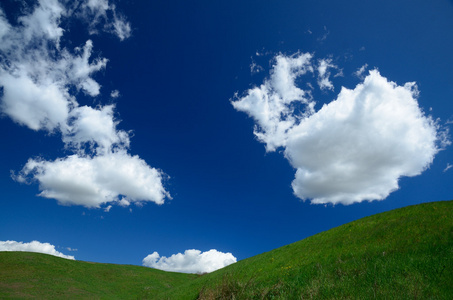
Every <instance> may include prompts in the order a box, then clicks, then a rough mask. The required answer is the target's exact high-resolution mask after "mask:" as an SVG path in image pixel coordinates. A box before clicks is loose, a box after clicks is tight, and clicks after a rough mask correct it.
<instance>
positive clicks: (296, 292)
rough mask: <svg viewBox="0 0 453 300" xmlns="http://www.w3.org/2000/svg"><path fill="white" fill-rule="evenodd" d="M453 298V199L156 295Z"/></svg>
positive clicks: (379, 218) (361, 224)
mask: <svg viewBox="0 0 453 300" xmlns="http://www.w3.org/2000/svg"><path fill="white" fill-rule="evenodd" d="M233 296H234V299H311V298H315V299H375V298H377V299H411V298H412V299H452V296H453V201H445V202H434V203H426V204H421V205H416V206H410V207H405V208H401V209H397V210H394V211H390V212H385V213H382V214H378V215H374V216H370V217H367V218H364V219H361V220H358V221H355V222H352V223H349V224H346V225H343V226H340V227H337V228H334V229H331V230H329V231H326V232H322V233H320V234H317V235H315V236H312V237H309V238H307V239H304V240H302V241H300V242H297V243H294V244H290V245H287V246H284V247H282V248H278V249H276V250H273V251H270V252H267V253H264V254H261V255H258V256H255V257H252V258H249V259H245V260H243V261H240V262H238V263H236V264H233V265H230V266H228V267H226V268H224V269H221V270H218V271H216V272H214V273H211V274H208V275H204V276H202V277H200V278H199V279H197V280H194V281H191V282H188V283H187V284H184V285H181V286H179V287H176V288H175V289H172V290H169V291H168V292H166V293H162V294H160V295H159V296H158V297H156V298H157V299H196V298H197V297H198V298H199V299H233Z"/></svg>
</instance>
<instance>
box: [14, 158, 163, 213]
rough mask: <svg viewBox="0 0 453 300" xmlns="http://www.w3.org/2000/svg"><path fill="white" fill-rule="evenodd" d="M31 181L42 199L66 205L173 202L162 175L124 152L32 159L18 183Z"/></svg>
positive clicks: (19, 176) (17, 178) (90, 205)
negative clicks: (53, 158)
mask: <svg viewBox="0 0 453 300" xmlns="http://www.w3.org/2000/svg"><path fill="white" fill-rule="evenodd" d="M30 179H31V180H37V181H38V182H39V185H40V189H41V191H42V192H41V193H40V194H39V195H40V196H42V197H46V198H52V199H57V200H58V202H59V203H60V204H63V205H83V206H86V207H100V205H101V204H104V203H108V202H117V203H118V204H119V205H121V206H125V205H126V203H128V204H129V203H131V202H141V201H151V202H155V203H157V204H162V203H164V199H165V198H166V197H169V198H170V195H169V194H168V192H166V191H165V189H164V187H163V185H162V173H161V172H160V171H159V170H156V169H154V168H151V167H149V166H148V165H147V164H146V162H145V161H144V160H142V159H140V158H139V157H138V156H131V155H129V154H128V153H126V152H125V151H117V152H113V153H109V154H105V155H97V156H94V157H89V156H79V155H77V154H75V155H71V156H68V157H65V158H60V159H57V160H55V161H42V160H36V159H30V160H29V161H28V162H27V164H26V165H25V167H24V168H23V169H22V171H21V172H20V174H19V175H18V176H17V177H16V180H18V181H22V182H27V181H29V180H30ZM123 197H126V199H124V198H123Z"/></svg>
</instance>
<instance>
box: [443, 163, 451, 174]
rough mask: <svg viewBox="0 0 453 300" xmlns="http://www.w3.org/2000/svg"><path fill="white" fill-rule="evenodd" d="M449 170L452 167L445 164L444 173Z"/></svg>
mask: <svg viewBox="0 0 453 300" xmlns="http://www.w3.org/2000/svg"><path fill="white" fill-rule="evenodd" d="M451 168H453V165H451V164H449V163H447V166H446V167H445V169H444V173H445V172H447V171H448V170H450V169H451Z"/></svg>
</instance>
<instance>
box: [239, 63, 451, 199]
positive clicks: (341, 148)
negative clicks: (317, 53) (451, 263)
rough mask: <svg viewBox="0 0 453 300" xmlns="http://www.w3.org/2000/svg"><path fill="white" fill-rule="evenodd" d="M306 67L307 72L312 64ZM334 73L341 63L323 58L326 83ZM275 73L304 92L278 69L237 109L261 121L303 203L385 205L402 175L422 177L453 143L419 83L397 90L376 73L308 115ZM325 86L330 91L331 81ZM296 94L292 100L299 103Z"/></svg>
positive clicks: (269, 146)
mask: <svg viewBox="0 0 453 300" xmlns="http://www.w3.org/2000/svg"><path fill="white" fill-rule="evenodd" d="M278 58H279V59H278V60H277V61H280V62H281V61H285V60H286V59H285V58H282V57H281V55H279V56H278ZM289 59H292V58H289ZM306 64H307V65H306V66H305V70H309V69H310V64H311V62H310V61H307V62H306ZM328 68H336V66H334V65H332V64H331V60H330V59H327V60H319V64H318V69H317V70H318V73H319V77H321V78H326V76H327V74H328V71H327V69H328ZM365 68H366V65H365V66H363V67H362V68H361V69H360V70H359V72H360V73H362V72H363V71H364V70H365ZM276 70H278V71H279V72H281V73H282V74H287V75H286V76H281V77H282V78H290V80H287V81H280V84H281V86H280V87H279V88H278V90H280V91H281V90H283V91H284V90H291V91H297V90H298V88H297V87H295V81H294V75H293V76H291V75H292V73H291V72H287V71H283V72H282V71H281V70H284V68H282V67H281V66H280V67H278V64H277V65H275V66H274V70H273V71H271V76H270V79H267V80H265V82H264V84H263V85H261V87H260V88H255V89H251V90H248V91H247V92H246V93H245V96H243V97H242V98H239V99H238V100H236V101H235V102H233V103H232V104H233V106H234V107H235V108H236V109H237V110H239V111H244V112H246V113H247V114H249V116H251V117H253V118H254V119H255V121H256V122H257V125H258V126H259V127H258V128H259V129H258V130H257V129H256V128H255V134H256V135H257V137H258V139H259V140H260V141H262V142H264V143H266V149H267V151H273V150H275V149H276V148H277V147H284V153H285V157H286V158H287V159H288V160H289V161H290V163H291V165H292V166H293V167H294V168H295V169H296V175H295V179H294V181H293V183H292V188H293V190H294V193H295V195H296V196H298V197H299V198H301V199H303V200H307V199H310V200H311V202H312V203H333V204H336V203H343V204H352V203H355V202H361V201H364V200H369V201H371V200H382V199H384V198H386V197H387V196H388V195H389V194H390V193H391V192H393V191H395V190H397V189H398V180H399V179H400V178H401V177H402V176H416V175H419V174H421V173H422V172H423V171H424V170H425V169H426V168H428V167H429V165H430V164H431V163H432V161H433V159H434V156H435V155H436V153H437V152H438V151H439V150H440V149H441V148H442V147H443V146H445V145H448V144H450V141H449V140H448V137H447V135H446V132H442V130H440V128H439V126H438V125H437V123H436V122H435V121H433V120H432V118H431V117H429V116H425V114H424V113H423V112H422V110H421V109H420V108H419V106H418V102H417V96H418V91H417V87H416V85H415V83H406V84H405V85H404V86H398V85H397V84H396V83H394V82H391V81H388V80H387V79H386V78H384V77H382V76H381V75H380V74H379V72H378V71H376V70H374V71H371V72H370V73H369V75H368V76H367V77H366V78H365V79H364V81H363V83H361V84H358V85H357V86H356V87H355V89H353V90H350V89H346V88H342V90H341V92H340V93H339V94H338V97H337V99H336V100H334V101H332V102H330V103H328V104H326V105H324V106H323V107H322V108H321V109H320V110H319V111H317V112H315V111H314V109H313V106H314V101H311V102H309V101H303V103H305V104H308V105H306V106H305V109H306V110H305V111H300V112H299V113H297V112H296V111H295V110H294V109H292V106H291V105H292V101H291V100H289V101H285V100H283V99H285V98H284V97H283V96H281V93H278V92H276V90H277V89H276V88H275V87H274V86H275V85H274V83H273V82H274V79H273V76H275V75H274V74H275V73H276ZM286 70H288V68H287V69H286ZM356 75H357V74H356ZM318 81H319V78H318ZM329 82H330V81H329ZM285 84H286V87H285ZM307 84H308V83H307ZM319 86H320V89H323V88H329V85H328V84H326V83H325V82H324V83H322V84H319ZM275 94H277V95H278V96H277V97H276V96H275ZM295 94H297V93H293V94H292V96H291V97H288V98H286V99H298V97H297V96H294V95H295ZM299 95H302V93H300V92H299ZM270 99H272V100H270ZM274 99H277V100H274ZM269 103H271V104H273V105H272V106H271V105H270V104H269ZM269 116H271V117H269ZM276 137H278V138H276Z"/></svg>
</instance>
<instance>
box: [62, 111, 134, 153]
mask: <svg viewBox="0 0 453 300" xmlns="http://www.w3.org/2000/svg"><path fill="white" fill-rule="evenodd" d="M113 114H114V106H113V105H107V106H104V107H100V108H97V109H94V108H91V107H88V106H82V107H77V108H75V109H73V110H72V111H71V114H70V117H71V120H73V121H72V122H71V123H70V126H68V131H67V133H66V134H64V135H63V141H64V142H65V143H66V144H67V145H68V146H69V147H74V148H76V149H82V148H83V145H84V144H85V143H88V144H90V146H91V147H92V148H95V149H96V152H97V153H98V154H105V153H110V152H111V151H112V150H113V149H112V147H113V146H114V145H116V146H117V147H120V148H127V147H129V143H130V141H129V134H128V133H127V132H125V131H123V130H117V129H116V125H118V123H119V122H118V121H115V120H114V116H113Z"/></svg>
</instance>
